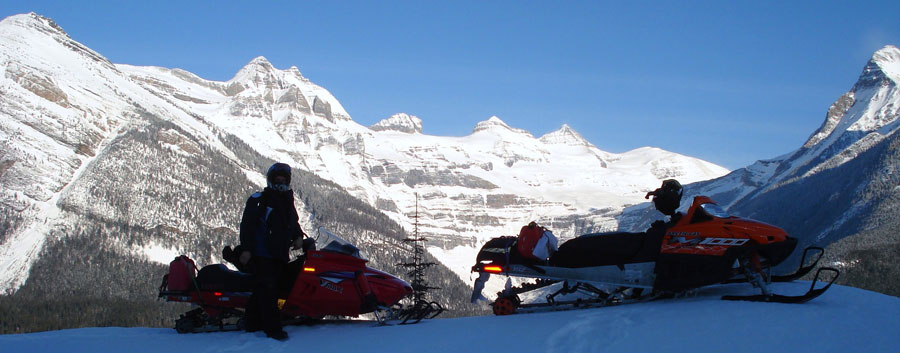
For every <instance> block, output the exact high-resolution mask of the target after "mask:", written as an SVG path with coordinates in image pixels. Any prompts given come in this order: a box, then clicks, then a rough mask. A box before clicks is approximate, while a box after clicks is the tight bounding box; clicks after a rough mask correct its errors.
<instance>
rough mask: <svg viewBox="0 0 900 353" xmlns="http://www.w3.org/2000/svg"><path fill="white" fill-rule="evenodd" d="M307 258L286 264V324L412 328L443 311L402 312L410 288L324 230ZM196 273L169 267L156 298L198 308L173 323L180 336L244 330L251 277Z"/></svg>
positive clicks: (187, 265) (186, 265) (180, 262)
mask: <svg viewBox="0 0 900 353" xmlns="http://www.w3.org/2000/svg"><path fill="white" fill-rule="evenodd" d="M316 243H317V244H318V245H319V246H321V248H320V249H319V250H315V248H310V249H308V250H307V251H306V254H305V255H303V256H300V257H299V258H298V259H296V260H294V261H291V262H290V263H289V264H288V269H287V271H285V272H286V273H287V275H285V276H284V278H282V279H280V281H279V285H278V287H279V298H281V299H280V300H279V308H280V312H281V315H282V318H283V319H284V320H283V321H284V323H287V324H291V323H312V322H316V321H319V320H321V319H322V318H323V317H325V316H350V317H357V316H359V315H362V314H367V313H373V314H374V315H375V317H376V319H377V320H378V321H379V322H380V323H382V324H383V323H385V322H386V321H387V320H397V321H400V322H401V323H415V322H418V321H419V320H422V319H423V318H433V317H435V316H437V315H438V314H440V313H441V311H443V308H441V307H440V305H438V304H436V303H429V305H424V306H423V305H420V303H416V304H415V305H412V306H410V307H408V308H404V307H403V306H402V305H401V304H400V303H399V302H400V300H401V299H403V298H405V297H408V296H409V295H410V294H411V293H412V287H411V286H410V285H409V283H407V282H405V281H403V280H401V279H399V278H397V277H394V276H392V275H390V274H388V273H385V272H382V271H378V270H375V269H373V268H370V267H368V266H366V263H367V262H368V260H366V259H365V258H363V257H362V256H361V255H360V251H359V249H358V248H357V247H356V246H354V245H353V244H351V243H349V242H348V241H346V240H344V239H342V238H340V237H338V236H337V235H335V234H333V233H331V232H329V231H328V230H326V229H324V228H320V229H319V237H318V239H317V240H316ZM195 272H196V267H194V263H193V261H191V260H190V259H189V258H188V257H187V256H184V255H182V256H179V257H178V258H176V259H175V261H173V262H172V264H171V265H170V269H169V274H167V275H165V276H164V277H163V283H162V285H160V288H159V297H160V298H165V299H166V300H167V301H175V302H187V303H191V304H195V305H198V306H199V308H197V309H194V310H191V311H188V312H187V313H185V314H182V315H181V318H179V319H178V320H176V321H175V329H176V330H177V331H178V332H180V333H186V332H210V331H225V330H240V329H243V324H244V322H243V316H244V309H245V308H246V306H247V303H248V301H249V298H250V295H251V294H252V293H251V292H252V290H253V281H252V278H251V276H250V275H249V274H246V273H243V272H238V271H232V270H230V269H228V268H227V267H226V266H225V265H222V264H215V265H209V266H205V267H203V268H202V269H200V271H199V273H197V274H196V276H195V275H194V273H195Z"/></svg>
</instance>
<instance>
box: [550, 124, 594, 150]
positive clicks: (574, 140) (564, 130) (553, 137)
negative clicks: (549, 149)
mask: <svg viewBox="0 0 900 353" xmlns="http://www.w3.org/2000/svg"><path fill="white" fill-rule="evenodd" d="M540 140H541V142H544V143H546V144H551V145H569V146H587V147H591V146H593V145H592V144H591V143H590V142H588V141H587V140H585V139H584V137H582V136H581V134H579V133H578V132H577V131H575V129H573V128H572V127H571V126H569V124H563V125H562V127H560V128H559V130H556V131H553V132H550V133H547V134H546V135H544V136H541V138H540Z"/></svg>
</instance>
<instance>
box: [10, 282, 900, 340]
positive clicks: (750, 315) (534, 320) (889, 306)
mask: <svg viewBox="0 0 900 353" xmlns="http://www.w3.org/2000/svg"><path fill="white" fill-rule="evenodd" d="M808 287H809V282H795V283H776V284H773V288H774V289H775V290H776V291H777V292H779V293H782V294H794V295H796V294H801V293H803V292H805V291H806V290H807V289H808ZM752 292H753V291H752V289H750V288H749V286H748V285H740V284H738V285H722V286H713V287H709V288H705V289H702V290H700V291H697V292H696V293H695V294H694V295H692V296H689V297H685V298H679V299H667V300H658V301H655V302H649V303H643V304H633V305H622V306H616V307H607V308H596V309H585V310H572V311H560V312H549V313H536V314H523V315H513V316H488V317H468V318H456V319H434V320H426V321H423V322H422V323H419V324H417V325H409V326H386V327H376V326H373V324H372V323H371V322H365V321H361V322H358V323H347V324H329V325H319V326H291V327H287V328H286V331H287V332H288V333H289V334H290V339H288V340H287V341H285V342H279V341H274V340H272V339H269V338H266V337H265V336H264V335H263V334H262V333H245V332H220V333H206V334H178V333H176V332H175V330H173V329H163V328H83V329H73V330H62V331H54V332H41V333H32V334H19V335H4V336H0V347H2V349H0V350H2V351H3V352H159V353H171V352H192V353H202V352H214V353H227V352H391V353H401V352H453V353H459V352H517V353H520V352H627V353H635V352H900V339H898V337H897V334H898V333H900V298H896V297H892V296H887V295H883V294H878V293H874V292H869V291H865V290H861V289H856V288H851V287H843V286H838V285H835V286H832V288H831V289H829V291H828V292H826V293H825V294H823V295H822V296H821V297H819V298H816V299H814V300H813V301H811V302H809V303H806V304H799V305H797V304H777V303H751V302H729V301H722V300H718V297H719V296H721V295H723V294H751V293H752Z"/></svg>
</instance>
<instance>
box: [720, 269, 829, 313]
mask: <svg viewBox="0 0 900 353" xmlns="http://www.w3.org/2000/svg"><path fill="white" fill-rule="evenodd" d="M823 271H824V272H831V273H833V276H832V277H831V278H830V279H829V280H828V283H827V284H825V286H823V287H822V288H816V283H817V282H819V280H820V278H819V277H820V276H821V275H822V272H823ZM840 274H841V272H840V271H838V270H837V269H834V268H831V267H823V268H820V269H819V270H818V271H816V276H815V278H813V281H812V284H810V286H809V291H807V292H806V293H805V294H803V295H797V296H790V295H780V294H773V293H769V294H757V295H725V296H722V300H736V301H751V302H769V303H785V304H802V303H806V302H808V301H810V300H813V299H815V298H816V297H818V296H820V295H822V293H825V291H827V290H828V287H831V285H832V284H833V283H834V281H835V280H837V278H838V276H839V275H840Z"/></svg>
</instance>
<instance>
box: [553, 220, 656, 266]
mask: <svg viewBox="0 0 900 353" xmlns="http://www.w3.org/2000/svg"><path fill="white" fill-rule="evenodd" d="M664 234H665V232H664V230H662V229H658V228H651V229H650V230H648V231H647V232H646V233H592V234H585V235H582V236H580V237H577V238H573V239H570V240H569V241H567V242H565V243H563V244H562V245H561V246H560V247H559V250H558V251H557V252H556V254H554V255H553V256H552V257H551V258H550V266H555V267H567V268H580V267H594V266H609V265H624V264H628V263H639V262H652V261H656V259H657V258H658V257H659V249H660V246H661V245H662V238H663V235H664Z"/></svg>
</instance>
